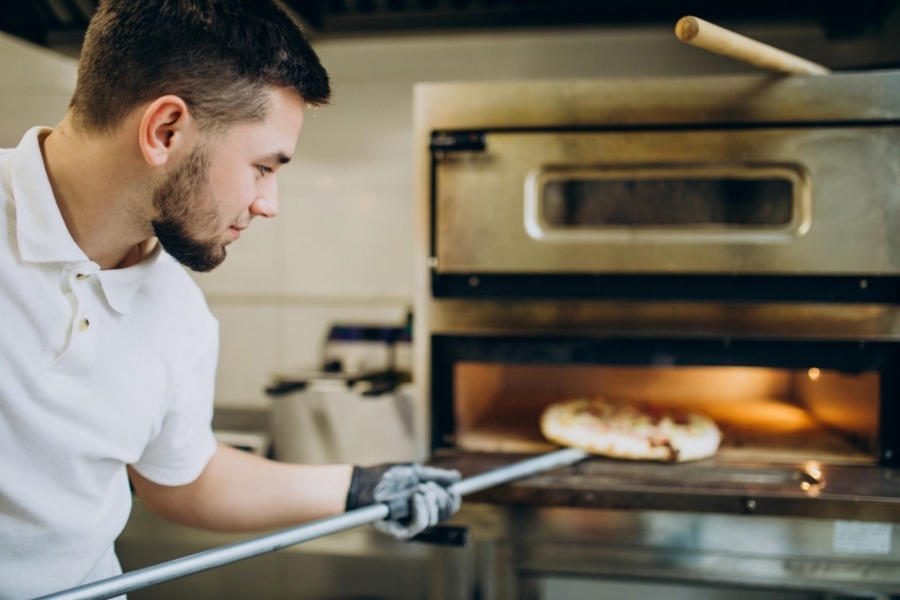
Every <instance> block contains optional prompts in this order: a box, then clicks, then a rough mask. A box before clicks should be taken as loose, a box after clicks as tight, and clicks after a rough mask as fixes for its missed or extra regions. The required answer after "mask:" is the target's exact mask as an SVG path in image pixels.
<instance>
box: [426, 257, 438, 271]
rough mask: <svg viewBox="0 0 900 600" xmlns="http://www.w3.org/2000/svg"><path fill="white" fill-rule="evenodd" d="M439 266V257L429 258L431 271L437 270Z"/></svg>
mask: <svg viewBox="0 0 900 600" xmlns="http://www.w3.org/2000/svg"><path fill="white" fill-rule="evenodd" d="M437 266H438V259H437V256H429V257H428V268H429V269H436V268H437Z"/></svg>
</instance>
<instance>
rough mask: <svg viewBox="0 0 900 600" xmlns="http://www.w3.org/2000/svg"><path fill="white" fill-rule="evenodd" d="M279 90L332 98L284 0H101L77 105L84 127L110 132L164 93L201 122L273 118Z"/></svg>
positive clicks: (318, 101) (210, 126) (205, 125)
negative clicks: (272, 100)
mask: <svg viewBox="0 0 900 600" xmlns="http://www.w3.org/2000/svg"><path fill="white" fill-rule="evenodd" d="M271 87H284V88H290V89H293V90H294V91H295V92H297V93H298V94H299V95H300V96H301V97H302V98H303V99H304V100H305V101H306V102H307V103H308V104H312V105H322V104H326V103H327V102H328V99H329V96H330V95H331V89H330V87H329V83H328V74H327V73H326V72H325V69H324V68H323V67H322V64H321V63H320V62H319V58H318V57H317V56H316V54H315V52H314V51H313V49H312V47H311V46H310V44H309V42H308V41H307V39H306V37H305V36H304V35H303V32H302V31H301V29H300V27H299V25H298V24H297V23H296V22H295V21H294V20H293V19H292V18H291V17H290V16H289V15H288V13H287V12H286V11H285V9H284V8H283V7H282V6H281V5H280V4H279V3H278V1H277V0H102V1H101V3H100V5H99V6H98V8H97V13H96V14H95V15H94V18H93V19H92V20H91V23H90V25H89V26H88V30H87V34H86V35H85V39H84V46H83V49H82V53H81V62H80V64H79V66H78V81H77V84H76V86H75V93H74V95H73V96H72V102H71V104H70V108H71V109H72V113H73V118H74V122H75V126H76V127H80V128H83V129H86V130H89V131H95V132H106V131H109V130H110V129H112V128H113V127H115V126H117V125H119V124H120V123H121V122H122V121H123V120H124V119H125V117H126V116H127V115H128V113H129V112H131V111H132V110H134V109H135V108H137V107H138V106H140V105H141V104H143V103H145V102H150V101H152V100H154V99H156V98H159V97H161V96H164V95H166V94H174V95H176V96H179V97H181V98H182V99H183V100H184V101H185V102H186V103H187V105H188V107H189V109H190V110H191V112H192V114H193V115H194V117H195V118H196V119H197V121H198V123H199V124H200V127H201V128H202V129H204V130H207V131H212V130H219V129H221V128H224V127H227V126H228V125H231V124H234V123H238V122H245V121H262V120H263V119H265V116H266V107H267V105H268V94H267V93H266V92H267V91H268V89H269V88H271Z"/></svg>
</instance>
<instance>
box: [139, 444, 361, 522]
mask: <svg viewBox="0 0 900 600" xmlns="http://www.w3.org/2000/svg"><path fill="white" fill-rule="evenodd" d="M352 473H353V467H352V466H351V465H294V464H287V463H279V462H275V461H271V460H266V459H264V458H260V457H259V456H255V455H253V454H249V453H247V452H243V451H241V450H236V449H234V448H232V447H230V446H225V445H222V444H220V445H219V447H218V450H217V451H216V453H215V455H213V457H212V459H211V460H210V461H209V463H208V464H207V465H206V468H205V469H204V470H203V472H202V473H201V474H200V476H199V477H198V478H197V479H195V480H194V481H192V482H191V483H188V484H186V485H180V486H166V485H160V484H158V483H153V482H152V481H150V480H148V479H146V478H144V477H142V476H141V475H140V474H139V473H138V472H137V471H135V470H134V469H132V468H130V467H129V469H128V474H129V475H130V476H131V481H132V483H133V484H134V489H135V491H136V492H137V495H138V497H139V498H140V499H141V501H142V502H143V503H144V505H145V506H146V507H147V508H148V510H150V511H151V512H152V513H154V514H156V515H158V516H160V517H163V518H164V519H168V520H170V521H175V522H176V523H182V524H184V525H190V526H193V527H200V528H203V529H211V530H214V531H259V530H265V529H274V528H279V527H288V526H291V525H296V524H298V523H303V522H306V521H312V520H315V519H320V518H323V517H329V516H332V515H336V514H339V513H342V512H344V506H345V503H346V501H347V490H348V489H349V487H350V478H351V475H352Z"/></svg>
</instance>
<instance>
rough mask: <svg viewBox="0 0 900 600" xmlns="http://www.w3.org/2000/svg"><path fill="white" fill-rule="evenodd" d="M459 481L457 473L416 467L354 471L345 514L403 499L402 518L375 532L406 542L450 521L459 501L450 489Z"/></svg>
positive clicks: (380, 525) (391, 519) (378, 525)
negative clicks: (424, 531)
mask: <svg viewBox="0 0 900 600" xmlns="http://www.w3.org/2000/svg"><path fill="white" fill-rule="evenodd" d="M459 480H460V473H459V471H452V470H448V469H438V468H436V467H427V466H425V465H419V464H394V463H392V464H385V465H377V466H374V467H353V477H352V479H351V481H350V490H349V491H348V492H347V506H346V509H347V510H353V509H354V508H359V507H361V506H368V505H370V504H374V503H376V502H391V501H394V500H398V499H405V500H406V502H407V505H406V509H407V510H406V511H400V512H406V513H407V514H405V515H394V514H392V515H390V516H389V517H388V518H387V519H385V520H384V521H379V522H377V523H375V528H376V529H378V530H379V531H382V532H384V533H388V534H390V535H392V536H394V537H395V538H397V539H401V540H407V539H409V538H411V537H413V536H415V535H417V534H419V533H420V532H421V531H423V530H424V529H427V528H428V527H432V526H434V525H437V524H438V523H440V522H441V521H444V520H446V519H449V518H450V517H451V516H453V514H454V513H455V512H456V511H458V510H459V507H460V504H462V499H461V498H460V497H459V494H458V493H456V492H452V491H450V489H449V487H450V486H451V485H452V484H454V483H456V482H457V481H459Z"/></svg>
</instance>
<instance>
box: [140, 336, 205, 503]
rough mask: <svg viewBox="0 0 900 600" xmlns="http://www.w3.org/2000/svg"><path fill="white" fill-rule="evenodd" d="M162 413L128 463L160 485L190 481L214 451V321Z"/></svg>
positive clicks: (197, 474) (198, 473) (200, 470)
mask: <svg viewBox="0 0 900 600" xmlns="http://www.w3.org/2000/svg"><path fill="white" fill-rule="evenodd" d="M211 337H212V343H210V344H207V345H206V346H205V347H204V350H203V351H202V353H201V355H200V357H199V360H198V361H197V362H196V364H195V365H194V366H193V368H191V369H189V370H188V371H186V375H185V378H184V380H183V381H182V383H181V385H180V386H178V388H177V389H176V392H175V396H174V398H173V399H172V402H171V403H170V405H169V409H168V410H167V411H166V414H165V416H164V417H163V421H162V426H161V427H160V429H159V432H158V434H157V435H156V436H155V437H154V438H153V439H152V440H151V441H150V443H149V444H148V445H147V447H146V448H145V449H144V453H143V454H142V455H141V458H140V460H138V461H137V462H136V463H135V464H133V465H132V467H133V468H134V469H135V470H137V472H138V473H140V474H141V475H142V476H144V477H146V478H147V479H149V480H150V481H153V482H154V483H158V484H160V485H171V486H174V485H184V484H187V483H190V482H192V481H194V480H195V479H196V478H197V477H199V476H200V473H202V472H203V469H204V468H206V465H207V463H208V462H209V460H210V459H211V458H212V457H213V455H214V454H215V453H216V447H217V444H216V439H215V436H214V435H213V431H212V415H213V399H214V393H215V378H216V364H217V362H218V357H219V335H218V324H217V323H215V321H214V327H213V334H212V336H211Z"/></svg>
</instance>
